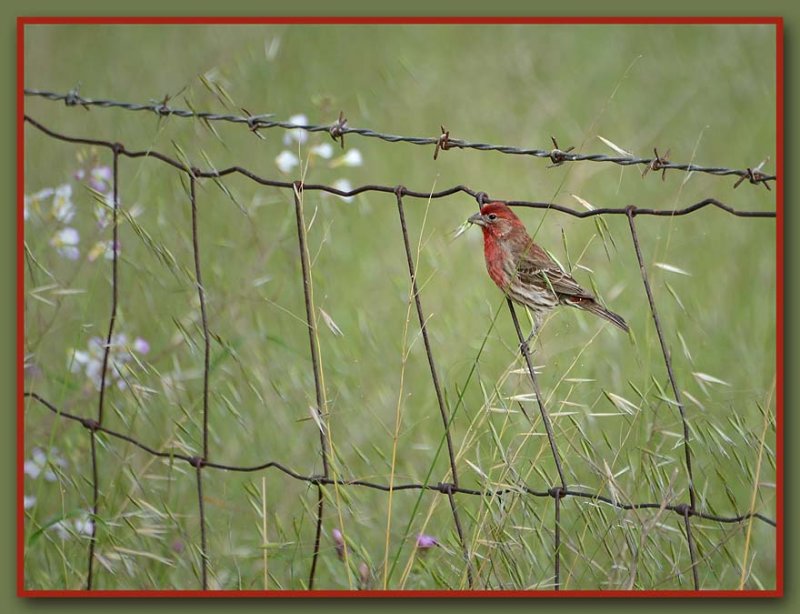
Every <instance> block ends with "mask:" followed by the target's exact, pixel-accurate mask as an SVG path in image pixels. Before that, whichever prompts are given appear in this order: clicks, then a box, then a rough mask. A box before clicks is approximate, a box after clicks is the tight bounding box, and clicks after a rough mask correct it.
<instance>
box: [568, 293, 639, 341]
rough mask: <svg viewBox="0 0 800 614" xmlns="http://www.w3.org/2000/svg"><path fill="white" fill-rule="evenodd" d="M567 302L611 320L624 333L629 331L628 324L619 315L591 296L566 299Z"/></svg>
mask: <svg viewBox="0 0 800 614" xmlns="http://www.w3.org/2000/svg"><path fill="white" fill-rule="evenodd" d="M568 303H569V304H571V305H574V306H575V307H578V308H579V309H583V310H585V311H588V312H589V313H593V314H595V315H598V316H600V317H601V318H604V319H606V320H608V321H609V322H611V323H612V324H613V325H614V326H617V327H618V328H621V329H622V330H624V331H625V332H626V333H628V332H630V328H628V324H627V323H626V322H625V320H624V319H623V318H622V316H621V315H618V314H616V313H614V312H613V311H611V310H609V309H606V308H605V307H603V306H602V305H601V304H600V303H598V302H597V301H596V300H594V299H593V298H572V299H571V300H569V301H568Z"/></svg>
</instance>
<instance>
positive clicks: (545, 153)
mask: <svg viewBox="0 0 800 614" xmlns="http://www.w3.org/2000/svg"><path fill="white" fill-rule="evenodd" d="M24 93H25V95H26V96H36V97H39V98H44V99H46V100H50V101H55V102H61V101H63V102H64V104H66V105H67V106H81V107H83V108H85V109H87V110H88V109H90V108H91V107H101V108H106V109H108V108H119V109H125V110H127V111H149V112H151V113H155V114H156V115H157V116H159V117H182V118H197V119H201V120H203V121H204V122H230V123H234V124H244V125H246V126H247V127H248V129H249V130H250V131H252V132H254V133H256V134H257V133H258V131H259V130H265V129H270V128H282V129H284V130H304V131H306V132H325V133H327V134H329V135H330V136H331V138H332V139H334V140H335V141H339V142H340V143H341V145H342V147H344V137H345V135H350V134H352V135H357V136H361V137H365V138H375V139H380V140H382V141H386V142H388V143H409V144H412V145H428V146H434V154H433V157H434V160H435V159H437V158H438V155H439V152H440V151H446V150H448V149H474V150H478V151H496V152H499V153H503V154H509V155H519V156H533V157H535V158H544V159H548V160H550V162H551V163H552V166H560V165H562V164H564V163H566V162H608V163H612V164H617V165H620V166H641V167H644V168H643V171H642V175H645V174H647V173H648V172H649V171H654V172H658V171H661V173H662V179H663V177H664V173H666V171H668V170H676V171H683V172H687V173H706V174H709V175H717V176H730V175H733V176H736V177H738V178H739V179H738V180H737V181H736V183H735V185H734V187H738V186H739V185H740V184H741V183H742V182H743V181H745V180H747V181H748V182H749V183H751V184H754V185H757V184H761V185H763V186H764V187H765V188H767V189H768V190H769V189H770V186H769V182H770V181H775V180H776V179H777V177H776V176H775V175H770V174H767V173H764V172H762V171H761V166H762V165H763V164H764V162H762V163H761V164H759V165H756V166H754V167H748V168H745V169H737V168H728V167H724V166H701V165H698V164H690V163H679V162H671V161H670V160H669V159H668V156H669V151H667V153H666V154H664V155H659V153H658V150H657V148H654V149H653V154H654V156H653V157H652V158H645V157H638V156H634V155H632V154H631V155H619V156H609V155H605V154H581V153H572V150H573V149H574V148H573V147H567V148H565V149H563V150H562V149H560V148H559V147H558V142H557V141H556V139H555V137H551V139H552V141H553V148H552V149H531V148H520V147H512V146H510V145H493V144H491V143H479V142H471V141H467V140H462V139H456V138H452V137H451V136H450V131H449V130H446V129H445V128H444V126H442V127H441V134H439V135H438V136H436V137H421V136H402V135H398V134H388V133H385V132H378V131H375V130H371V129H369V128H353V127H350V126H348V122H347V119H346V118H345V116H344V112H341V113H340V114H339V118H338V119H337V120H336V121H334V122H333V123H330V124H298V123H293V122H290V121H277V120H274V119H271V118H272V117H273V114H271V113H268V114H258V115H251V114H249V113H248V114H246V115H233V114H229V113H211V112H207V111H194V110H190V109H181V108H176V107H171V106H169V105H168V104H167V103H168V102H169V100H170V98H169V97H168V96H165V97H164V98H163V99H162V100H161V101H151V102H149V103H135V102H123V101H118V100H108V99H93V98H84V97H82V96H80V95H79V94H78V91H77V89H72V90H70V91H69V92H67V93H66V94H63V93H57V92H51V91H47V90H37V89H32V88H25V90H24Z"/></svg>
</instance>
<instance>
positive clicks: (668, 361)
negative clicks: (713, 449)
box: [627, 207, 700, 590]
mask: <svg viewBox="0 0 800 614" xmlns="http://www.w3.org/2000/svg"><path fill="white" fill-rule="evenodd" d="M635 216H636V210H635V209H634V208H633V207H628V210H627V217H628V225H629V226H630V229H631V238H632V239H633V248H634V250H635V251H636V259H637V261H638V262H639V272H640V273H641V275H642V283H643V284H644V289H645V293H646V294H647V302H648V303H649V304H650V314H651V315H652V316H653V323H654V324H655V327H656V334H657V335H658V341H659V343H660V344H661V353H662V354H663V355H664V364H665V365H666V368H667V376H668V377H669V383H670V386H671V387H672V393H673V395H674V396H675V403H676V404H677V405H678V411H679V412H680V416H681V423H682V424H683V453H684V459H685V462H686V477H687V479H688V482H689V501H690V503H689V506H690V509H691V510H692V511H694V510H695V509H696V508H697V498H696V495H695V490H694V475H693V473H692V450H691V446H690V445H689V422H688V420H687V419H686V409H685V407H684V405H683V400H682V399H681V393H680V390H679V389H678V384H677V383H676V381H675V374H674V372H673V370H672V358H671V356H670V351H669V348H668V347H667V341H666V339H665V338H664V332H663V331H662V329H661V321H660V320H659V318H658V310H657V309H656V301H655V299H654V298H653V291H652V289H651V288H650V280H649V278H648V276H647V269H646V267H645V264H644V258H643V257H642V249H641V247H640V245H639V235H638V233H637V232H636V224H635V222H634V221H633V218H634V217H635ZM684 517H685V519H686V539H687V543H688V546H689V555H690V557H691V560H692V572H693V577H694V588H695V590H699V589H700V585H699V582H698V578H697V566H696V565H697V561H696V560H695V552H694V542H693V540H692V532H691V527H690V526H689V525H690V523H689V516H688V512H687V515H685V516H684Z"/></svg>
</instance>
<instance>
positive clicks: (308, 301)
mask: <svg viewBox="0 0 800 614" xmlns="http://www.w3.org/2000/svg"><path fill="white" fill-rule="evenodd" d="M293 192H294V208H295V216H296V218H297V241H298V244H299V247H300V264H301V269H302V273H303V295H304V297H305V306H306V322H307V325H308V341H309V345H310V346H311V366H312V369H313V371H314V388H315V392H316V399H317V405H316V407H315V408H314V411H315V412H316V416H317V420H316V422H317V425H318V426H319V445H320V449H321V452H322V476H323V477H324V478H328V475H329V471H330V469H329V462H328V436H327V433H326V432H325V417H324V416H323V414H322V411H323V405H324V395H323V391H322V377H321V374H320V361H319V348H318V346H317V324H316V318H315V317H314V305H313V303H312V286H311V284H312V280H311V263H310V262H309V257H308V239H307V235H306V223H305V219H304V217H303V200H302V198H301V194H302V192H303V184H302V183H301V182H295V185H294V190H293ZM324 505H325V503H324V498H323V492H322V484H321V483H317V526H316V531H315V535H314V554H313V556H312V558H311V570H310V571H309V574H308V589H309V590H312V589H313V588H314V578H315V577H316V572H317V561H318V559H319V549H320V540H321V538H322V520H323V512H324Z"/></svg>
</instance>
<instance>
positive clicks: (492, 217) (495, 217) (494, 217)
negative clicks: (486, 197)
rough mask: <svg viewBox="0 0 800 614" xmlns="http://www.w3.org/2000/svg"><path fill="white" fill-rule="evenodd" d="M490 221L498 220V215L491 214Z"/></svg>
mask: <svg viewBox="0 0 800 614" xmlns="http://www.w3.org/2000/svg"><path fill="white" fill-rule="evenodd" d="M489 219H490V220H496V219H497V214H496V213H490V214H489Z"/></svg>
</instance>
